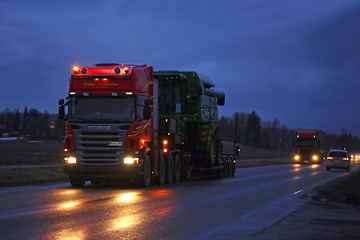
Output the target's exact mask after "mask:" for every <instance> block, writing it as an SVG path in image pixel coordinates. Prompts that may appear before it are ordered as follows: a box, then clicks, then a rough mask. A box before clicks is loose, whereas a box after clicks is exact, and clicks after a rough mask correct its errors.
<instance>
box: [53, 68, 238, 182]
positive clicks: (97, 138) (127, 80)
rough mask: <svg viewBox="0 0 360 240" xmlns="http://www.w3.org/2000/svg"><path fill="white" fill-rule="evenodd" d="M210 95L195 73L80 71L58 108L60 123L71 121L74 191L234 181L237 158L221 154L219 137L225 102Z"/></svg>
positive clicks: (69, 160)
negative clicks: (115, 184) (122, 184)
mask: <svg viewBox="0 0 360 240" xmlns="http://www.w3.org/2000/svg"><path fill="white" fill-rule="evenodd" d="M213 87H215V85H214V84H213V83H212V82H211V81H210V80H209V79H208V78H207V77H205V76H202V75H199V74H197V73H195V72H180V71H158V72H154V73H153V68H152V67H151V66H147V65H133V64H114V63H110V64H97V65H91V66H83V67H79V66H75V67H74V69H73V73H72V74H71V77H70V86H69V95H68V97H67V99H66V100H67V101H66V102H65V100H63V99H60V100H59V117H60V118H62V119H66V136H65V139H64V151H65V153H66V157H65V165H64V171H65V172H66V173H67V174H68V175H69V178H70V183H71V184H72V186H75V187H81V186H84V184H85V181H91V183H94V184H96V183H100V182H103V181H108V180H113V181H121V180H122V179H127V180H128V179H131V180H136V181H137V182H138V183H140V184H141V185H143V186H148V185H149V184H150V182H151V181H152V180H156V181H157V183H158V184H164V183H172V182H178V181H180V179H181V178H183V179H186V178H194V177H195V178H197V177H202V176H210V175H221V176H233V175H234V173H235V164H236V159H235V156H234V154H233V153H232V152H230V153H223V150H222V143H221V140H219V139H218V133H217V132H218V131H217V105H224V99H225V95H224V93H222V92H218V91H216V90H214V89H213ZM65 106H67V108H68V109H67V110H68V111H67V114H65Z"/></svg>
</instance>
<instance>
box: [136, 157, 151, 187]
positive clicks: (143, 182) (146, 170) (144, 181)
mask: <svg viewBox="0 0 360 240" xmlns="http://www.w3.org/2000/svg"><path fill="white" fill-rule="evenodd" d="M150 182H151V161H150V157H149V155H146V156H145V158H144V162H143V174H142V175H140V179H139V185H140V186H141V187H148V186H149V185H150Z"/></svg>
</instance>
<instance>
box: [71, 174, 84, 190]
mask: <svg viewBox="0 0 360 240" xmlns="http://www.w3.org/2000/svg"><path fill="white" fill-rule="evenodd" d="M69 178H70V184H71V186H73V187H78V188H81V187H84V185H85V179H84V178H82V177H79V176H72V175H70V176H69Z"/></svg>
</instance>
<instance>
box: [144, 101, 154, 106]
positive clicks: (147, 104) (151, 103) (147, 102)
mask: <svg viewBox="0 0 360 240" xmlns="http://www.w3.org/2000/svg"><path fill="white" fill-rule="evenodd" d="M144 103H145V106H151V105H153V104H154V102H153V100H151V99H145V102H144Z"/></svg>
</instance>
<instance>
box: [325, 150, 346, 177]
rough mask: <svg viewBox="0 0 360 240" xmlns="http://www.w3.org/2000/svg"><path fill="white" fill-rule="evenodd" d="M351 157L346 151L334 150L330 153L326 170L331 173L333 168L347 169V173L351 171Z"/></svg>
mask: <svg viewBox="0 0 360 240" xmlns="http://www.w3.org/2000/svg"><path fill="white" fill-rule="evenodd" d="M350 159H351V158H350V157H349V154H348V152H347V151H346V150H338V149H332V150H330V151H329V153H328V155H327V157H326V162H325V168H326V171H329V170H330V169H331V168H340V169H345V170H346V171H347V172H349V171H350Z"/></svg>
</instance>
